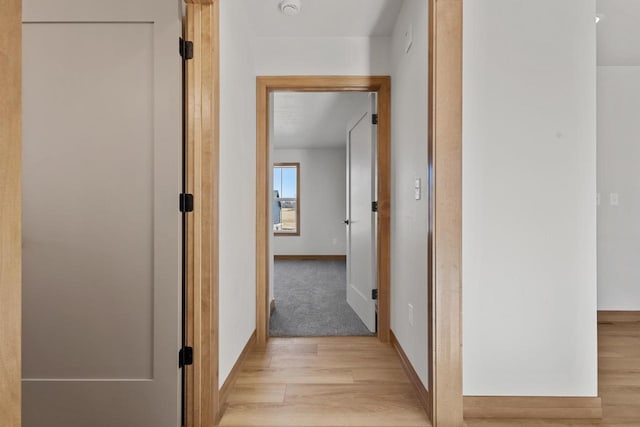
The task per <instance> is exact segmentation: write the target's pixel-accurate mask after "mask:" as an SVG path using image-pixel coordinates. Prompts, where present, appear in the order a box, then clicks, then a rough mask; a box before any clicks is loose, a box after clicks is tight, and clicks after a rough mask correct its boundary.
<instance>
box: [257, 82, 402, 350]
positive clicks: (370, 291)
mask: <svg viewBox="0 0 640 427" xmlns="http://www.w3.org/2000/svg"><path fill="white" fill-rule="evenodd" d="M257 88H258V90H257V129H258V131H257V197H258V199H257V216H256V218H257V236H258V238H257V247H256V257H257V260H256V261H257V280H256V294H257V298H258V301H257V312H256V319H257V322H256V323H257V331H256V332H257V341H258V344H264V343H266V340H267V338H268V337H269V336H270V335H273V336H331V335H346V336H349V335H350V336H353V335H373V334H377V336H378V337H379V338H380V340H382V341H385V342H386V341H388V339H389V259H390V257H389V251H390V245H389V228H390V221H389V207H390V203H389V201H390V136H389V130H390V127H389V121H390V117H389V115H390V104H389V102H390V79H389V77H258V79H257ZM323 103H324V105H322V104H323ZM319 104H321V105H319ZM296 106H297V107H298V111H297V114H298V115H297V116H296V110H295V109H296ZM326 107H328V108H330V109H331V112H330V113H328V114H329V115H332V116H335V117H334V119H333V120H332V122H333V123H332V125H331V126H333V129H331V126H328V125H327V124H326V123H324V124H323V123H320V129H321V130H322V131H321V132H316V133H317V134H318V135H314V132H313V131H312V130H311V129H308V128H307V129H305V126H304V125H305V124H304V121H305V120H311V119H313V117H315V114H314V113H313V111H314V109H318V108H319V109H323V108H326ZM300 108H303V109H305V111H301V110H300ZM309 111H311V113H310V114H309V116H311V118H309V117H306V118H305V114H307V113H309ZM296 126H299V127H300V128H301V129H300V130H299V132H298V133H296V129H295V128H296ZM332 131H335V132H339V133H340V134H341V135H342V136H341V137H340V136H337V137H333V138H332V137H330V136H328V134H330V133H331V132H332ZM320 141H321V142H320ZM321 150H322V151H321ZM271 284H272V285H273V286H271ZM272 316H273V317H272Z"/></svg>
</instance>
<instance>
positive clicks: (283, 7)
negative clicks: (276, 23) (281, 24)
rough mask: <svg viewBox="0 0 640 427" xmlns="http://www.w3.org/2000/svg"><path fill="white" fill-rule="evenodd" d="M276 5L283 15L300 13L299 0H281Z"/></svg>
mask: <svg viewBox="0 0 640 427" xmlns="http://www.w3.org/2000/svg"><path fill="white" fill-rule="evenodd" d="M278 6H279V7H280V12H282V14H283V15H285V16H294V15H297V14H299V13H300V8H301V4H300V0H282V1H281V2H280V4H279V5H278Z"/></svg>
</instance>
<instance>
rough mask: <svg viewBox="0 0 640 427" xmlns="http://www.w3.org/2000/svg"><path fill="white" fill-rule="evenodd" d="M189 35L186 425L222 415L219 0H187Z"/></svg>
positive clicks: (207, 425) (207, 424)
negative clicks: (191, 200) (190, 353)
mask: <svg viewBox="0 0 640 427" xmlns="http://www.w3.org/2000/svg"><path fill="white" fill-rule="evenodd" d="M185 2H186V11H185V17H184V23H183V36H184V38H185V40H188V41H191V42H192V43H193V59H190V60H188V61H187V73H186V76H185V77H186V86H185V89H186V91H187V98H186V105H185V108H186V111H185V117H186V123H185V125H186V143H187V192H188V193H191V194H193V195H194V206H193V213H192V214H190V217H189V218H188V220H187V248H188V249H187V254H188V256H187V316H186V326H187V346H190V347H193V365H191V366H187V367H186V369H187V390H186V408H185V409H186V421H187V423H186V425H187V426H188V427H200V426H202V427H213V426H214V425H215V423H216V422H217V420H218V417H219V416H220V412H221V411H220V391H219V390H220V388H219V380H218V378H219V371H218V359H219V358H218V351H219V350H218V348H219V343H218V340H219V333H218V306H219V303H218V262H219V256H218V254H219V251H218V245H219V237H218V236H219V234H218V224H219V206H218V203H219V197H218V183H219V174H220V171H219V152H220V148H219V147H220V145H219V129H220V126H219V120H220V113H219V104H220V72H219V69H220V49H219V46H220V37H219V28H220V26H219V19H220V0H186V1H185Z"/></svg>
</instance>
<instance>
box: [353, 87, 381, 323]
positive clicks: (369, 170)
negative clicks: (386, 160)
mask: <svg viewBox="0 0 640 427" xmlns="http://www.w3.org/2000/svg"><path fill="white" fill-rule="evenodd" d="M375 108H376V99H375V94H371V95H370V98H369V102H368V103H367V105H363V107H362V112H361V113H359V114H358V115H357V116H356V117H355V118H354V120H353V121H352V123H351V124H350V125H349V126H348V129H347V278H348V280H347V302H348V303H349V305H350V306H351V307H352V308H353V310H354V311H355V312H356V313H357V314H358V316H359V317H360V319H362V321H363V322H364V324H365V325H366V326H367V328H369V330H370V331H371V332H375V331H376V301H375V300H374V299H373V297H372V291H373V290H374V289H377V287H378V286H377V275H376V214H375V213H374V212H373V209H372V202H374V201H376V194H377V192H376V190H377V189H376V183H377V179H376V175H377V173H376V164H377V162H376V134H377V132H376V126H375V125H374V124H373V114H374V111H375Z"/></svg>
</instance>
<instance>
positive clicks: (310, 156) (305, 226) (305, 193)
mask: <svg viewBox="0 0 640 427" xmlns="http://www.w3.org/2000/svg"><path fill="white" fill-rule="evenodd" d="M345 132H346V130H345ZM345 144H346V143H345ZM272 162H273V163H277V162H299V163H300V201H301V203H300V225H301V229H300V236H275V237H274V238H273V240H272V241H273V253H274V254H275V255H345V254H346V231H345V230H346V229H345V225H344V223H343V221H344V219H345V218H346V216H345V215H346V186H347V184H346V145H345V147H342V148H310V149H274V150H273V158H272Z"/></svg>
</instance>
